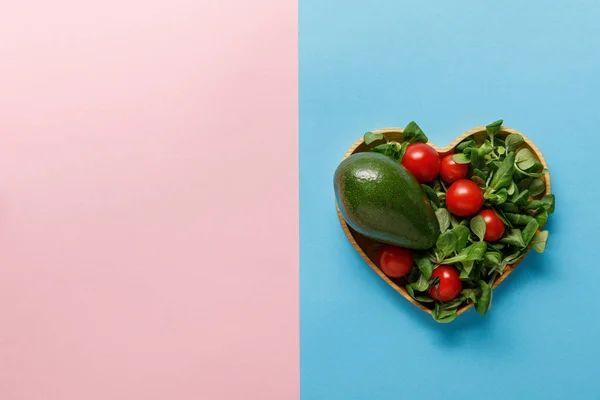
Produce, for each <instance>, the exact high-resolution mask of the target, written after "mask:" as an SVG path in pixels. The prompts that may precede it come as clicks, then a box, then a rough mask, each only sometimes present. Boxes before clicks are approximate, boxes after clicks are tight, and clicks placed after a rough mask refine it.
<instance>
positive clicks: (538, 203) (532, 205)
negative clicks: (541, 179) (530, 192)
mask: <svg viewBox="0 0 600 400" xmlns="http://www.w3.org/2000/svg"><path fill="white" fill-rule="evenodd" d="M545 205H546V203H544V202H543V201H542V200H531V201H530V202H529V203H527V209H528V210H537V209H538V208H542V207H544V206H545Z"/></svg>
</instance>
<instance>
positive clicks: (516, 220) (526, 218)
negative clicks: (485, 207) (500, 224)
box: [504, 213, 535, 225]
mask: <svg viewBox="0 0 600 400" xmlns="http://www.w3.org/2000/svg"><path fill="white" fill-rule="evenodd" d="M504 215H506V219H508V220H509V221H510V223H511V224H515V225H527V224H528V223H529V222H530V221H535V218H533V217H532V216H530V215H525V214H513V213H505V214H504Z"/></svg>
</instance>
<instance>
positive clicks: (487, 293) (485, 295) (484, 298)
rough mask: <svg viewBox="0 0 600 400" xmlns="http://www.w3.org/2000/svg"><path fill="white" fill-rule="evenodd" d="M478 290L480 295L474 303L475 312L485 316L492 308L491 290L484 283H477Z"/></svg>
mask: <svg viewBox="0 0 600 400" xmlns="http://www.w3.org/2000/svg"><path fill="white" fill-rule="evenodd" d="M479 288H480V289H481V294H480V295H479V296H478V297H477V301H476V302H475V310H477V312H478V313H479V314H481V315H485V314H486V313H487V312H488V310H489V309H490V308H491V307H492V288H491V287H490V285H488V284H487V283H485V282H484V281H479Z"/></svg>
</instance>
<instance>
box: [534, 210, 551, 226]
mask: <svg viewBox="0 0 600 400" xmlns="http://www.w3.org/2000/svg"><path fill="white" fill-rule="evenodd" d="M535 220H536V221H537V222H538V225H539V226H540V228H542V227H543V226H544V225H546V222H547V221H548V211H547V210H542V211H539V212H538V213H537V214H535Z"/></svg>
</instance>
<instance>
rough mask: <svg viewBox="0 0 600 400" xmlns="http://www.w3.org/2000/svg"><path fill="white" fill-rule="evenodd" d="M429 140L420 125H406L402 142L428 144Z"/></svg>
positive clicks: (414, 123)
mask: <svg viewBox="0 0 600 400" xmlns="http://www.w3.org/2000/svg"><path fill="white" fill-rule="evenodd" d="M428 140H429V139H427V136H426V135H425V133H423V131H422V130H421V128H420V127H419V125H417V123H416V122H415V121H411V122H409V123H408V125H406V128H404V131H403V132H402V141H403V142H407V143H417V142H420V143H427V141H428Z"/></svg>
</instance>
